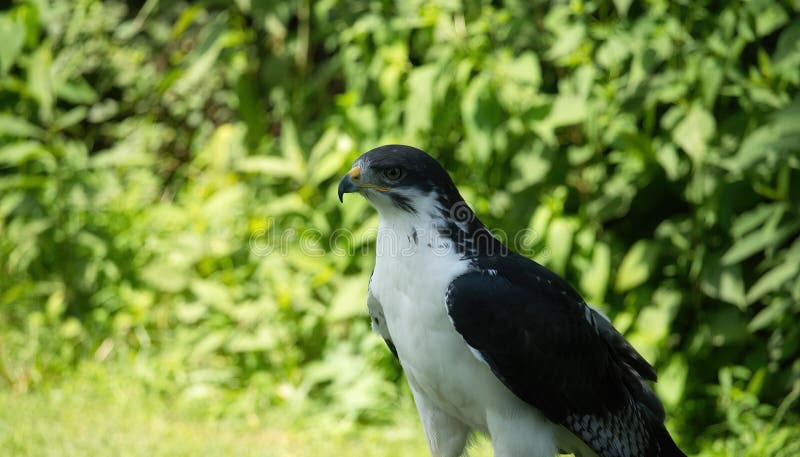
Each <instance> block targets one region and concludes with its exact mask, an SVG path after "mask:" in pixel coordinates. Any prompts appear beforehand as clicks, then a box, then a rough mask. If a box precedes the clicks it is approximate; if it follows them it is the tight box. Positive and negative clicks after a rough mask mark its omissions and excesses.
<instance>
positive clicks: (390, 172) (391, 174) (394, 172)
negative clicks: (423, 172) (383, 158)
mask: <svg viewBox="0 0 800 457" xmlns="http://www.w3.org/2000/svg"><path fill="white" fill-rule="evenodd" d="M383 176H385V177H386V179H388V180H389V181H397V180H398V179H400V178H402V177H403V170H402V169H400V167H391V168H387V169H385V170H383Z"/></svg>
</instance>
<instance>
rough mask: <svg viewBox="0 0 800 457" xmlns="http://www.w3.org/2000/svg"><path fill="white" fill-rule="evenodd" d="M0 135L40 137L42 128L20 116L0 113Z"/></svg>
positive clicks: (42, 131) (42, 133)
mask: <svg viewBox="0 0 800 457" xmlns="http://www.w3.org/2000/svg"><path fill="white" fill-rule="evenodd" d="M0 135H8V136H15V137H20V138H41V137H42V136H43V135H44V130H42V129H41V128H40V127H38V126H36V125H33V124H31V123H30V122H28V121H27V120H26V119H24V118H22V117H18V116H12V115H9V114H0Z"/></svg>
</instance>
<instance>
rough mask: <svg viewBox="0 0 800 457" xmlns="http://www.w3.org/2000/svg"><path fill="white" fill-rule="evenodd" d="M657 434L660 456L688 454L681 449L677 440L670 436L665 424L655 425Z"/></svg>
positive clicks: (679, 456) (681, 456)
mask: <svg viewBox="0 0 800 457" xmlns="http://www.w3.org/2000/svg"><path fill="white" fill-rule="evenodd" d="M654 431H655V436H654V438H655V439H656V442H657V443H658V448H659V452H658V457H686V454H684V453H683V451H681V450H680V448H679V447H678V445H677V444H675V441H674V440H673V439H672V436H670V434H669V432H668V431H667V429H666V427H664V425H663V424H659V425H658V426H657V427H655V430H654Z"/></svg>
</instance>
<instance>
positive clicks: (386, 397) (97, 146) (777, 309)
mask: <svg viewBox="0 0 800 457" xmlns="http://www.w3.org/2000/svg"><path fill="white" fill-rule="evenodd" d="M799 10H800V7H798V4H797V2H789V1H779V0H762V1H750V2H738V1H730V2H717V3H714V2H667V1H660V0H653V1H649V2H644V3H642V2H639V3H637V2H630V1H623V0H618V1H613V2H608V1H602V0H596V1H573V2H568V3H566V2H553V3H548V2H542V1H534V2H523V1H513V0H510V1H508V2H463V3H462V2H452V1H444V0H441V1H436V2H423V1H411V2H398V3H394V2H388V1H366V0H365V1H340V0H321V1H317V2H309V1H305V0H298V1H287V2H256V1H249V0H240V1H237V2H232V3H230V4H228V3H219V2H210V1H208V2H195V3H180V2H155V1H149V2H145V3H144V4H143V6H140V5H138V4H136V5H135V4H134V2H121V1H107V2H100V1H97V0H81V1H76V2H55V1H52V2H48V1H47V0H37V1H33V0H31V1H23V2H19V3H17V4H15V5H14V6H13V7H11V8H10V9H8V10H6V11H3V12H2V13H0V41H2V43H3V46H2V49H0V275H2V276H0V374H1V375H2V377H3V378H4V379H5V384H6V385H7V386H8V387H9V388H11V389H13V390H17V391H25V390H28V389H34V388H36V386H38V385H41V384H42V383H47V382H48V380H53V379H57V378H59V377H63V376H68V375H69V374H70V373H71V372H72V370H73V369H74V367H75V366H76V364H78V363H79V362H80V361H82V360H85V359H88V358H93V359H95V360H98V361H101V362H102V361H105V360H109V359H120V360H123V361H127V362H129V363H131V364H134V365H135V366H136V367H137V373H138V375H139V376H140V377H141V379H142V380H143V381H144V382H146V383H147V385H149V386H151V387H152V388H154V389H156V390H157V391H159V392H162V393H164V394H166V395H178V396H180V397H181V398H185V399H186V400H187V401H196V402H197V405H198V408H201V409H202V410H203V411H204V412H205V413H207V414H211V415H230V414H234V415H235V414H249V413H251V412H253V411H259V410H263V409H268V408H275V407H279V408H286V410H287V411H291V412H293V413H294V414H311V413H313V414H319V415H330V417H334V418H338V419H341V418H345V419H348V420H351V421H383V420H388V419H391V418H392V411H393V410H394V409H395V405H396V403H397V401H398V396H399V395H400V394H401V392H402V388H401V387H399V386H402V380H401V379H400V376H399V375H400V372H399V369H398V367H397V366H396V365H395V364H394V362H393V361H392V359H391V356H389V355H387V352H386V351H385V350H384V349H383V348H382V347H381V346H382V343H381V342H380V341H379V340H378V339H377V338H374V337H373V336H371V335H370V333H369V326H368V322H367V320H366V318H365V313H364V309H365V308H364V301H365V299H364V293H365V288H366V280H367V277H368V275H369V271H370V269H371V267H372V265H371V263H372V254H371V252H372V251H371V249H372V248H371V241H372V238H373V237H374V233H373V232H371V228H372V227H374V225H375V215H374V213H373V212H371V211H370V210H369V209H368V207H367V205H366V204H365V203H364V202H360V201H356V199H351V200H352V201H348V205H344V206H340V205H338V204H337V201H336V197H335V190H334V188H335V185H336V181H337V178H338V177H339V176H340V175H341V174H342V173H344V171H346V169H347V167H348V165H349V163H350V162H351V161H352V160H353V159H354V158H355V157H356V156H357V155H358V154H359V153H360V152H363V151H365V150H367V149H369V148H371V147H374V146H376V145H378V144H382V143H388V142H403V143H408V144H413V145H416V146H418V147H421V148H423V149H425V150H426V151H428V152H430V153H432V154H433V155H435V156H436V157H437V158H439V159H440V160H441V161H442V162H443V163H444V164H445V166H446V167H447V169H448V170H450V171H451V172H452V174H453V176H454V178H455V179H456V181H457V183H459V185H460V188H461V189H462V191H463V193H464V195H465V196H466V197H467V199H468V200H469V202H470V203H471V204H472V205H473V207H474V208H475V209H476V210H477V211H478V213H479V214H480V215H481V218H482V220H483V221H484V222H485V223H487V225H489V226H490V227H493V228H497V229H502V230H503V231H504V233H507V234H516V233H519V231H520V230H523V229H527V231H526V236H525V237H523V238H519V237H516V236H515V235H508V241H509V242H511V243H512V244H514V245H515V246H516V247H517V248H518V249H520V250H521V251H523V253H525V254H526V255H529V256H532V257H534V258H535V259H537V260H539V261H540V262H543V263H545V264H547V265H548V266H550V267H552V268H553V269H555V270H556V271H558V272H560V273H562V274H564V275H566V277H567V278H568V279H569V280H570V281H571V282H572V283H573V284H575V285H576V286H579V288H580V289H581V291H582V292H583V293H584V294H585V295H586V297H587V298H589V299H590V300H591V301H592V302H593V303H594V304H596V305H597V306H599V307H601V308H602V309H603V310H604V311H606V312H607V313H608V314H609V316H610V317H611V318H612V319H613V321H614V323H615V324H616V325H617V327H618V328H620V329H621V330H622V331H624V332H625V333H626V335H627V336H628V337H629V338H630V339H631V341H632V342H633V343H634V345H635V346H636V347H637V348H639V349H640V350H641V351H642V353H643V354H645V356H646V357H647V358H648V359H649V360H650V361H651V362H653V363H655V364H656V365H657V367H658V368H659V372H660V373H661V380H660V382H659V384H658V385H657V389H658V391H659V394H660V395H661V396H662V398H663V399H664V400H665V403H666V405H667V408H668V410H669V416H670V417H671V418H673V419H671V421H670V423H669V425H670V427H671V428H672V429H673V430H675V431H676V432H677V436H678V437H679V441H680V442H681V444H682V445H683V446H685V447H686V448H687V450H689V451H691V452H696V451H697V452H700V451H701V449H702V453H703V455H754V456H755V455H776V456H778V455H793V454H794V453H797V452H798V450H797V449H796V448H792V447H791V446H792V445H795V446H796V444H793V443H797V442H800V425H798V415H797V413H796V403H797V402H796V399H797V396H798V393H797V392H798V389H800V388H799V387H798V386H800V362H799V361H798V360H800V358H798V354H800V329H798V327H797V325H795V323H794V322H793V317H794V316H796V315H798V313H800V241H798V240H800V237H798V233H800V209H799V208H798V205H797V201H798V200H800V147H799V146H798V145H800V95H798V86H800V72H798V70H797V69H798V67H799V66H800V45H798V43H800V39H798V38H800V20H798V19H797V17H798V11H799ZM341 228H346V229H348V230H350V231H352V232H353V233H354V236H352V237H344V236H340V235H341V234H342V232H341V231H338V229H341ZM53 382H54V381H53Z"/></svg>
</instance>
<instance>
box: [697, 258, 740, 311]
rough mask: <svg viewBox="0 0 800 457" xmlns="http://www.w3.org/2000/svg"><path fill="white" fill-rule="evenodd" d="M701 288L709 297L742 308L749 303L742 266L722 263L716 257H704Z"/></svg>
mask: <svg viewBox="0 0 800 457" xmlns="http://www.w3.org/2000/svg"><path fill="white" fill-rule="evenodd" d="M700 289H701V290H702V291H703V292H704V293H705V294H706V295H708V296H709V297H713V298H716V299H718V300H722V301H725V302H727V303H731V304H734V305H736V306H738V307H740V308H743V307H745V306H746V305H747V300H746V299H745V291H744V280H743V279H742V269H741V267H740V266H739V265H728V264H724V263H721V262H720V260H719V259H718V258H716V257H713V256H708V257H707V258H705V259H704V262H703V271H702V272H701V275H700Z"/></svg>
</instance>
